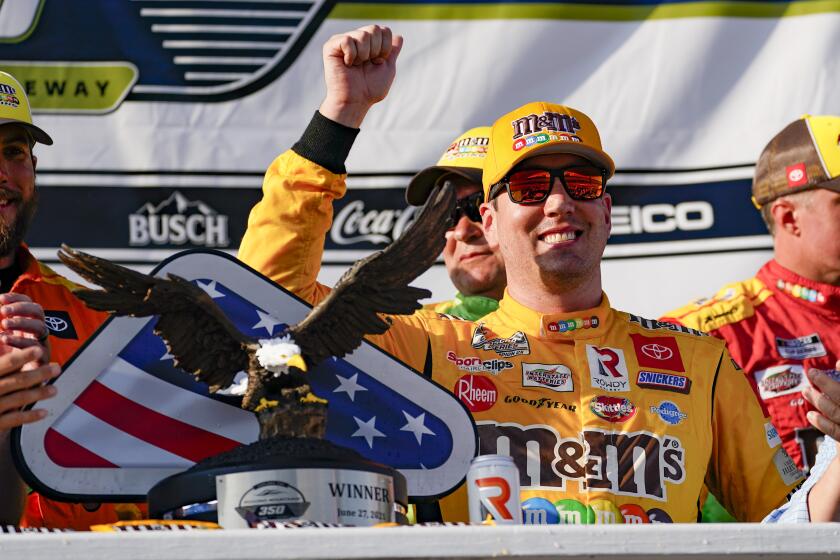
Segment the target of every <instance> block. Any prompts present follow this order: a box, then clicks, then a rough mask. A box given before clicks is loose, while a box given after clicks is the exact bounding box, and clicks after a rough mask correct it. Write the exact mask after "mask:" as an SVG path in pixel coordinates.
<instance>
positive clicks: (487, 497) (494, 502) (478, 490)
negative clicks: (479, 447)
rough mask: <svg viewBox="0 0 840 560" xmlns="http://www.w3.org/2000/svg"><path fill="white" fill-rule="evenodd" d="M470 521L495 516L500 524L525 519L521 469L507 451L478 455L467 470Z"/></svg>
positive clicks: (479, 520)
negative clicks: (520, 476)
mask: <svg viewBox="0 0 840 560" xmlns="http://www.w3.org/2000/svg"><path fill="white" fill-rule="evenodd" d="M467 499H468V500H469V508H470V521H471V522H473V523H481V522H482V521H486V520H488V519H492V520H493V521H494V522H495V523H496V524H498V525H519V524H521V523H522V506H521V505H520V502H519V469H517V468H516V465H515V464H514V462H513V458H512V457H509V456H507V455H479V456H478V457H476V458H475V459H473V460H472V463H470V470H469V471H468V472H467Z"/></svg>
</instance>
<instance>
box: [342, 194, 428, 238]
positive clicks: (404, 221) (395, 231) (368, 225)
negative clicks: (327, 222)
mask: <svg viewBox="0 0 840 560" xmlns="http://www.w3.org/2000/svg"><path fill="white" fill-rule="evenodd" d="M413 218H414V208H406V209H405V210H395V209H392V208H386V209H384V210H368V211H367V212H365V203H364V201H362V200H354V201H353V202H351V203H349V204H348V205H347V206H345V207H344V208H342V209H341V211H339V212H338V214H336V216H335V220H334V221H333V226H332V229H331V230H330V239H332V241H333V243H336V244H338V245H350V244H351V243H361V242H363V241H366V242H368V243H390V242H391V241H392V240H393V239H397V238H398V237H399V236H400V235H402V232H403V231H405V229H406V228H407V227H408V226H409V225H410V224H411V222H412V219H413Z"/></svg>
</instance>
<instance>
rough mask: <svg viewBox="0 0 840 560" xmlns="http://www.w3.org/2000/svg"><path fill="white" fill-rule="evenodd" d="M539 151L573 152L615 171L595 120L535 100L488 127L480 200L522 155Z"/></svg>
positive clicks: (539, 152) (485, 196) (524, 156)
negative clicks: (488, 142) (482, 190)
mask: <svg viewBox="0 0 840 560" xmlns="http://www.w3.org/2000/svg"><path fill="white" fill-rule="evenodd" d="M543 154H575V155H579V156H581V157H584V158H586V159H588V160H590V161H591V162H592V163H594V164H596V165H598V166H600V167H603V168H604V169H606V170H607V177H612V176H613V173H615V163H613V160H612V158H611V157H610V156H609V155H607V153H606V152H605V151H604V150H603V148H602V147H601V136H600V135H599V134H598V129H597V128H595V123H593V122H592V119H590V118H589V117H588V116H586V115H585V114H583V113H581V112H580V111H578V110H576V109H572V108H571V107H566V106H565V105H556V104H554V103H547V102H545V101H536V102H533V103H528V104H527V105H523V106H522V107H519V108H518V109H515V110H513V111H511V112H510V113H508V114H507V115H504V116H503V117H501V118H499V119H498V120H497V121H496V122H494V123H493V126H492V127H491V129H490V147H489V149H488V150H487V157H486V158H485V160H484V174H483V185H484V200H487V199H488V196H489V193H490V187H491V186H493V185H495V184H496V183H498V182H499V181H501V180H502V178H503V177H504V176H505V175H507V173H508V172H509V171H510V170H511V169H512V168H513V167H514V166H515V165H516V164H518V163H519V162H521V161H523V160H524V159H527V158H530V157H533V156H536V155H543Z"/></svg>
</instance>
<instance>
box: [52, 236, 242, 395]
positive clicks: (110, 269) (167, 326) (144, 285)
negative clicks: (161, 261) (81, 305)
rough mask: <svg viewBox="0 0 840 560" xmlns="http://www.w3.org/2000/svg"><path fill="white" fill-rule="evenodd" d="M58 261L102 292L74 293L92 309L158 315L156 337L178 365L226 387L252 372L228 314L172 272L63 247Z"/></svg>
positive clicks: (214, 386)
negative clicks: (156, 273) (138, 268)
mask: <svg viewBox="0 0 840 560" xmlns="http://www.w3.org/2000/svg"><path fill="white" fill-rule="evenodd" d="M58 257H59V258H60V259H61V262H63V263H64V264H66V265H67V266H68V267H70V268H71V269H72V270H74V271H75V272H76V273H78V274H79V275H80V276H82V277H83V278H85V279H86V280H88V281H89V282H92V283H94V284H97V285H99V286H102V287H103V288H104V290H88V289H80V290H77V291H76V292H74V293H75V295H76V296H78V297H79V299H81V300H82V301H83V302H85V304H87V306H88V307H91V308H93V309H97V310H99V311H108V312H110V313H113V314H115V315H130V316H132V317H147V316H149V315H158V316H159V318H158V321H157V324H156V325H155V334H157V335H158V336H160V337H161V338H162V339H163V340H164V342H165V343H166V347H167V349H168V350H169V353H170V354H172V356H173V357H174V358H175V366H176V367H179V368H181V369H183V370H186V371H188V372H190V373H192V374H194V375H195V377H196V379H198V380H199V381H203V382H205V383H207V384H208V385H210V390H211V391H214V392H215V391H217V390H219V389H223V388H225V387H228V386H230V385H231V383H233V379H234V377H235V376H236V374H237V373H238V372H239V371H247V370H248V369H249V351H248V349H249V346H250V347H251V348H252V349H253V347H254V345H255V341H253V340H251V339H249V338H248V337H247V336H245V335H244V334H243V333H241V332H240V331H239V329H237V328H236V326H234V324H233V323H232V322H231V321H230V320H229V319H228V318H227V317H226V316H225V314H224V313H223V312H222V310H221V309H219V307H218V306H217V305H216V304H215V303H214V302H213V299H212V298H211V297H210V296H209V295H207V293H206V292H205V291H204V290H202V289H201V288H199V287H197V286H195V285H194V284H192V283H190V282H188V281H186V280H184V279H183V278H180V277H178V276H175V275H174V274H170V275H169V278H167V279H163V278H155V277H153V276H148V275H146V274H140V273H139V272H135V271H133V270H130V269H128V268H125V267H122V266H120V265H118V264H114V263H112V262H110V261H107V260H105V259H100V258H98V257H94V256H93V255H88V254H85V253H82V252H79V251H74V250H73V249H71V248H70V247H68V246H67V245H62V250H61V251H59V253H58Z"/></svg>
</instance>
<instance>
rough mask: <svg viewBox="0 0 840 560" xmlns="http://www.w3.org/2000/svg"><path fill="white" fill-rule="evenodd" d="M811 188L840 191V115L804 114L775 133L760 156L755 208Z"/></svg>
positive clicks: (755, 185) (754, 190)
mask: <svg viewBox="0 0 840 560" xmlns="http://www.w3.org/2000/svg"><path fill="white" fill-rule="evenodd" d="M811 189H831V190H834V191H838V192H840V117H835V116H816V117H812V116H810V115H805V116H803V117H802V118H800V119H798V120H796V121H793V122H792V123H790V124H789V125H787V126H786V127H785V128H784V129H783V130H782V131H781V132H779V133H778V134H777V135H776V136H774V137H773V139H772V140H770V143H768V144H767V146H766V147H765V148H764V151H762V152H761V155H760V156H759V158H758V163H757V164H756V166H755V177H754V178H753V185H752V200H753V204H754V205H755V207H756V208H759V209H760V208H761V207H762V206H764V205H765V204H767V203H768V202H771V201H773V200H775V199H777V198H779V197H780V196H785V195H788V194H793V193H798V192H802V191H807V190H811Z"/></svg>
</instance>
